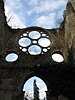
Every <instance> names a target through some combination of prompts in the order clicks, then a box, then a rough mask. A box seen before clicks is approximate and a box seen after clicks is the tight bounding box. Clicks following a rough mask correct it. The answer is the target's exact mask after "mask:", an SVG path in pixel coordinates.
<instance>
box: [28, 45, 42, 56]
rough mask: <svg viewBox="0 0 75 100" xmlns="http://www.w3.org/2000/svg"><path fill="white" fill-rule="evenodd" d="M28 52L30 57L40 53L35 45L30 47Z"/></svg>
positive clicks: (39, 49)
mask: <svg viewBox="0 0 75 100" xmlns="http://www.w3.org/2000/svg"><path fill="white" fill-rule="evenodd" d="M28 52H29V53H30V54H31V55H39V54H40V53H41V48H40V47H39V46H37V45H32V46H30V47H29V48H28Z"/></svg>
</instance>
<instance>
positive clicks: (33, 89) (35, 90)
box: [23, 76, 47, 100]
mask: <svg viewBox="0 0 75 100" xmlns="http://www.w3.org/2000/svg"><path fill="white" fill-rule="evenodd" d="M23 91H25V95H24V98H27V99H28V100H32V99H33V98H39V99H44V98H45V99H46V91H47V86H46V84H45V83H44V81H43V80H42V79H40V78H39V77H36V76H33V77H31V78H30V79H28V80H27V81H26V83H25V84H24V87H23ZM39 99H36V100H39Z"/></svg>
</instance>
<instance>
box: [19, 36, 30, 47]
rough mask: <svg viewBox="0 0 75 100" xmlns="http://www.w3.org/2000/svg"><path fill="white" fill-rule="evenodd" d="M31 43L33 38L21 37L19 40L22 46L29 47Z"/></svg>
mask: <svg viewBox="0 0 75 100" xmlns="http://www.w3.org/2000/svg"><path fill="white" fill-rule="evenodd" d="M30 44H31V40H30V39H29V38H25V37H24V38H21V39H20V40H19V45H20V46H22V47H27V46H29V45H30Z"/></svg>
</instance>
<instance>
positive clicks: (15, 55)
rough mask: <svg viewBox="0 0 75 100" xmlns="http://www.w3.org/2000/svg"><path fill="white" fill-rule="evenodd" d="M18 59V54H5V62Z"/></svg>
mask: <svg viewBox="0 0 75 100" xmlns="http://www.w3.org/2000/svg"><path fill="white" fill-rule="evenodd" d="M17 59H18V55H17V54H16V53H10V54H8V55H7V56H6V58H5V60H6V61H7V62H14V61H16V60H17Z"/></svg>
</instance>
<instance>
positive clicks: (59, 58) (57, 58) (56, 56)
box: [52, 53, 64, 63]
mask: <svg viewBox="0 0 75 100" xmlns="http://www.w3.org/2000/svg"><path fill="white" fill-rule="evenodd" d="M52 59H53V60H54V61H55V62H59V63H60V62H63V61H64V57H63V56H62V55H61V54H60V53H54V54H53V55H52Z"/></svg>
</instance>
